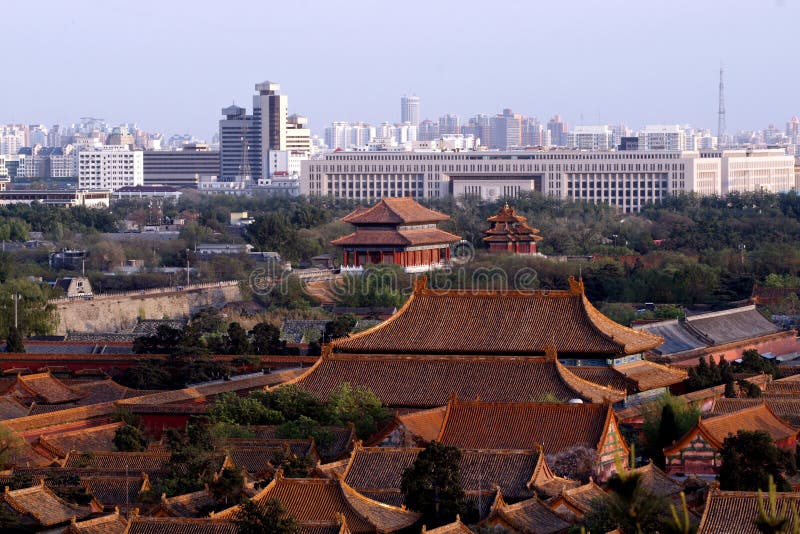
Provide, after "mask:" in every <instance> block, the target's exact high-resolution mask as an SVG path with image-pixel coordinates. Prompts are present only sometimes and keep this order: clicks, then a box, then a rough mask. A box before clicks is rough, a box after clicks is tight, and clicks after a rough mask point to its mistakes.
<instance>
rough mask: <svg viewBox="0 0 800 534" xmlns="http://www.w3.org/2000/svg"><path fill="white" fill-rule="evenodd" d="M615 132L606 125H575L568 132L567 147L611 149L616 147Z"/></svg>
mask: <svg viewBox="0 0 800 534" xmlns="http://www.w3.org/2000/svg"><path fill="white" fill-rule="evenodd" d="M613 139H614V132H612V131H611V128H609V127H608V126H606V125H602V126H575V129H574V130H573V131H571V132H567V147H568V148H576V149H578V150H609V149H611V148H614V144H613V143H614V141H613Z"/></svg>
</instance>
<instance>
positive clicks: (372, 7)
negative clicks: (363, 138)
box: [0, 0, 800, 138]
mask: <svg viewBox="0 0 800 534" xmlns="http://www.w3.org/2000/svg"><path fill="white" fill-rule="evenodd" d="M2 14H3V20H4V24H3V40H4V41H5V43H6V54H4V61H3V73H4V76H3V82H2V84H0V123H2V122H27V123H45V124H47V125H50V124H53V123H61V124H68V123H72V122H77V121H78V119H79V117H82V116H93V117H100V118H104V119H106V120H107V121H109V122H111V123H122V122H137V123H138V124H139V126H140V127H142V128H144V129H145V130H148V131H160V132H162V133H164V134H165V135H167V136H169V135H171V134H173V133H192V134H194V135H197V136H199V137H206V138H210V136H211V135H212V134H213V133H214V132H215V131H216V130H217V121H218V120H219V118H220V109H221V108H222V107H224V106H226V105H228V104H230V103H231V102H232V101H235V102H236V103H237V104H239V105H244V106H246V107H247V108H248V109H250V107H251V102H252V100H251V95H252V93H253V85H254V84H255V83H256V82H260V81H264V80H271V81H275V82H278V83H280V84H281V86H282V90H283V92H284V93H285V94H288V95H289V111H290V113H300V114H303V115H306V116H308V117H309V121H310V123H311V127H312V129H313V130H314V131H315V133H321V131H322V129H323V128H324V127H325V125H327V124H328V123H330V122H331V121H334V120H349V121H352V120H365V121H369V122H372V123H379V122H381V121H383V120H389V121H398V120H399V113H400V111H399V98H400V96H401V95H402V94H404V93H409V94H411V93H414V94H417V95H418V96H419V97H420V99H421V105H420V107H421V116H422V117H423V118H426V117H427V118H433V119H435V118H436V117H438V116H439V115H442V114H445V113H456V114H458V115H461V116H462V117H467V116H471V115H474V114H477V113H487V114H494V113H498V112H500V111H501V109H502V108H504V107H510V108H512V109H513V110H514V111H516V112H519V113H523V114H526V115H532V116H536V117H538V118H539V119H540V120H542V121H543V122H546V121H547V119H549V118H550V117H551V116H552V115H555V114H556V113H559V114H561V115H562V117H564V118H565V120H567V121H568V122H569V123H570V124H571V125H572V124H596V123H598V121H600V122H603V123H606V122H607V123H616V122H620V121H621V122H624V123H626V124H628V125H629V126H632V127H634V128H636V127H640V126H643V125H644V124H647V123H661V122H672V123H690V124H692V125H694V126H697V127H708V128H712V130H716V122H717V116H716V111H717V84H718V76H719V72H718V71H719V67H720V64H721V63H722V64H724V67H725V78H726V79H725V84H726V95H725V96H726V105H727V118H728V131H729V132H730V131H735V130H739V129H745V128H746V129H757V128H764V127H766V125H767V124H769V123H775V124H776V125H778V126H779V127H780V128H783V127H784V125H785V123H786V121H787V120H789V118H790V117H791V116H792V115H794V114H800V105H798V102H797V99H796V97H795V95H796V94H797V89H798V79H799V78H800V70H798V69H797V67H796V61H797V54H798V52H797V25H798V21H800V2H798V1H795V0H784V1H776V0H750V1H730V0H729V1H716V2H713V1H703V0H677V1H676V0H669V1H649V0H648V1H644V0H637V1H633V0H632V1H621V0H602V1H601V0H598V1H588V0H587V1H568V0H549V1H547V2H542V1H531V0H519V1H516V2H513V1H505V0H491V1H488V2H487V1H475V0H461V1H458V2H450V1H442V0H438V1H437V0H406V1H391V0H388V1H380V0H371V1H366V0H365V1H335V0H321V1H310V0H286V1H280V0H261V1H252V2H245V1H239V0H225V1H211V0H194V1H183V0H159V1H153V0H135V1H132V2H130V1H126V2H122V1H117V0H106V1H96V0H93V1H89V0H70V1H63V0H45V1H42V0H39V1H33V0H32V1H28V2H14V1H6V2H3V8H2Z"/></svg>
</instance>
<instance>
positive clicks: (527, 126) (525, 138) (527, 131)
mask: <svg viewBox="0 0 800 534" xmlns="http://www.w3.org/2000/svg"><path fill="white" fill-rule="evenodd" d="M544 132H545V130H544V127H543V126H542V124H541V123H540V122H539V121H538V120H536V119H535V118H533V117H524V118H523V119H522V146H547V144H548V143H547V142H546V140H545V136H544Z"/></svg>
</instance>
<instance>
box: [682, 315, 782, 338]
mask: <svg viewBox="0 0 800 534" xmlns="http://www.w3.org/2000/svg"><path fill="white" fill-rule="evenodd" d="M685 324H686V325H687V326H689V327H690V329H692V330H693V331H694V333H699V334H700V335H701V336H704V337H706V338H708V339H709V340H711V341H712V344H714V345H721V344H723V343H730V342H733V341H739V340H742V339H748V338H752V337H758V336H764V335H767V334H772V333H774V332H778V331H779V330H780V328H778V327H777V326H775V325H774V324H772V323H771V322H770V321H768V320H767V319H766V318H765V317H764V316H763V315H761V314H760V313H758V311H757V310H756V307H755V306H744V307H742V308H734V309H732V310H723V311H718V312H711V313H704V314H701V315H695V316H692V317H687V318H686V323H685Z"/></svg>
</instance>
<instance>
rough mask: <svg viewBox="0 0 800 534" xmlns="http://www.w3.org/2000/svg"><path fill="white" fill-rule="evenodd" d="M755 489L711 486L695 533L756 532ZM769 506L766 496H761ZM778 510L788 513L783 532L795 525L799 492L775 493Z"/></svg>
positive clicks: (750, 533) (765, 504)
mask: <svg viewBox="0 0 800 534" xmlns="http://www.w3.org/2000/svg"><path fill="white" fill-rule="evenodd" d="M758 500H759V498H758V493H756V492H754V491H719V490H712V491H711V493H709V495H708V500H707V501H706V508H705V511H704V512H703V517H702V518H701V519H700V525H699V527H698V531H697V533H698V534H759V532H760V531H759V529H758V528H757V527H756V524H755V520H756V519H757V518H758V516H759V511H758ZM762 501H763V502H764V506H765V507H767V508H768V507H769V503H768V496H767V495H764V496H763V497H762ZM775 502H776V505H777V510H778V512H779V513H780V514H784V515H786V516H787V517H789V524H788V525H787V526H786V532H792V529H793V528H794V527H796V524H795V522H796V521H797V516H796V515H794V514H793V513H792V509H796V508H797V507H798V505H800V493H777V494H776V499H775Z"/></svg>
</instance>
